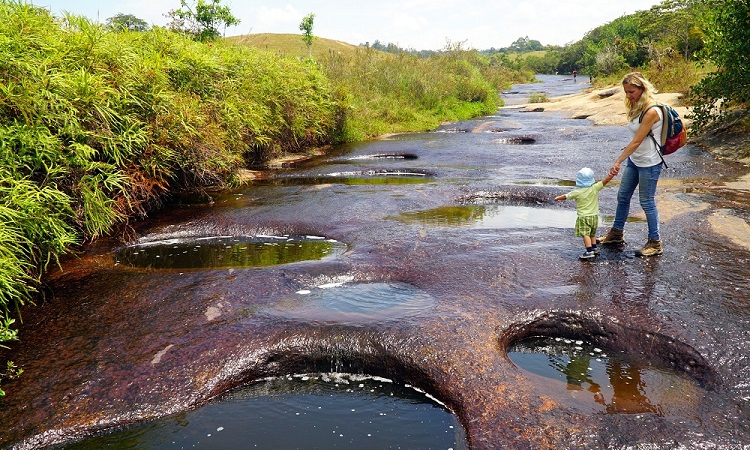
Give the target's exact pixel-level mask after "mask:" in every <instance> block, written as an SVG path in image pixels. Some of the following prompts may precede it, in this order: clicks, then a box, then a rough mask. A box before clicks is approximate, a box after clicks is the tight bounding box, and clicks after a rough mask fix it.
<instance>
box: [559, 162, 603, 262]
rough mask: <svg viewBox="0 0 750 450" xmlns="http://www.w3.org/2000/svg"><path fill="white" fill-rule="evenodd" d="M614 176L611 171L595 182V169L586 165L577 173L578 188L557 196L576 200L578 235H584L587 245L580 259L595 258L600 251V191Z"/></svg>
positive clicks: (561, 198)
mask: <svg viewBox="0 0 750 450" xmlns="http://www.w3.org/2000/svg"><path fill="white" fill-rule="evenodd" d="M612 178H614V174H613V173H612V172H610V173H608V174H607V176H606V177H605V178H604V179H603V180H602V181H599V182H595V181H594V171H593V170H591V169H589V168H588V167H584V168H583V169H581V170H579V171H578V175H576V188H575V189H574V190H572V191H570V192H569V193H567V194H563V195H558V196H557V197H555V201H560V200H567V199H570V200H575V202H576V212H577V213H578V218H577V219H576V236H581V237H583V245H585V246H586V251H585V252H583V253H582V254H581V256H579V258H580V259H583V260H589V259H594V257H595V256H596V254H597V253H598V249H597V248H596V228H597V227H598V226H599V191H601V190H602V188H603V187H604V186H606V185H607V183H609V182H610V181H612Z"/></svg>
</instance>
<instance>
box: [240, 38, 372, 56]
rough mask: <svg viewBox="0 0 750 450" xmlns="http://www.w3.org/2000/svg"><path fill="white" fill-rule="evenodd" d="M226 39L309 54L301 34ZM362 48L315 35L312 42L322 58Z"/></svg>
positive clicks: (250, 45) (298, 54)
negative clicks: (330, 54)
mask: <svg viewBox="0 0 750 450" xmlns="http://www.w3.org/2000/svg"><path fill="white" fill-rule="evenodd" d="M226 39H227V40H228V41H230V42H234V43H237V44H242V45H247V46H249V47H253V48H257V49H259V50H267V51H272V52H276V53H279V54H282V55H287V56H299V57H305V56H307V55H308V50H307V45H305V42H304V41H303V40H302V35H301V34H277V33H258V34H244V35H241V36H231V37H228V38H226ZM362 48H363V47H360V46H358V45H352V44H347V43H346V42H341V41H335V40H333V39H325V38H321V37H318V36H315V40H313V44H312V55H313V58H321V57H323V56H326V55H328V54H329V53H330V52H334V53H343V54H348V53H352V52H355V51H356V50H357V49H362Z"/></svg>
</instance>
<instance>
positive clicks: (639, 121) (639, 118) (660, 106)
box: [638, 103, 666, 123]
mask: <svg viewBox="0 0 750 450" xmlns="http://www.w3.org/2000/svg"><path fill="white" fill-rule="evenodd" d="M657 106H658V107H659V108H661V112H662V114H664V115H665V117H666V111H664V107H663V105H662V104H661V103H657V104H655V105H651V106H649V107H648V108H646V110H645V111H643V112H642V113H641V115H640V116H638V123H641V122H643V116H645V115H646V113H647V112H648V110H649V109H651V108H656V107H657Z"/></svg>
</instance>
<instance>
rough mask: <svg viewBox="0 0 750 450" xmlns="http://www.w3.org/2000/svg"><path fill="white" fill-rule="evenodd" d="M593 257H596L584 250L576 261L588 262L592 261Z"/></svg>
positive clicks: (594, 254)
mask: <svg viewBox="0 0 750 450" xmlns="http://www.w3.org/2000/svg"><path fill="white" fill-rule="evenodd" d="M595 257H596V253H594V252H590V251H588V250H586V251H585V252H583V253H581V256H579V257H578V259H582V260H584V261H588V260H591V259H594V258H595Z"/></svg>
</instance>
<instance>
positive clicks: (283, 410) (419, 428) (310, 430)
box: [64, 374, 467, 450]
mask: <svg viewBox="0 0 750 450" xmlns="http://www.w3.org/2000/svg"><path fill="white" fill-rule="evenodd" d="M104 447H107V448H113V449H130V448H138V449H179V448H211V449H218V450H224V449H231V450H235V449H240V448H260V449H294V448H299V449H330V448H358V449H398V448H409V449H456V450H458V449H466V448H467V444H466V438H465V436H464V432H463V428H462V427H461V426H460V424H459V423H458V421H457V420H456V417H455V416H454V415H453V414H451V413H450V411H448V410H447V409H446V408H445V407H443V405H442V404H440V403H439V402H437V401H435V400H434V399H433V398H431V397H430V396H428V395H426V394H425V393H424V392H422V391H420V390H417V389H415V388H413V387H411V386H409V385H403V384H399V383H394V382H392V381H391V380H388V379H384V378H374V377H367V376H361V375H351V374H313V375H310V374H308V375H295V376H287V377H282V378H273V379H267V380H263V381H259V382H257V383H252V384H250V385H247V386H244V387H241V388H238V389H236V390H234V391H230V392H228V393H227V394H225V395H223V396H221V397H220V398H218V399H217V400H216V401H214V402H212V403H210V404H208V405H206V406H204V407H202V408H200V409H197V410H194V411H189V412H185V413H180V414H175V415H172V416H169V417H165V418H163V419H159V420H155V421H151V422H148V423H143V424H138V425H133V426H131V427H128V428H125V429H121V430H118V431H115V432H111V433H107V434H102V435H99V436H96V437H93V438H90V439H87V440H84V441H80V442H76V443H73V444H69V445H67V446H65V447H64V448H66V449H70V450H72V449H76V450H88V449H100V448H104Z"/></svg>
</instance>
